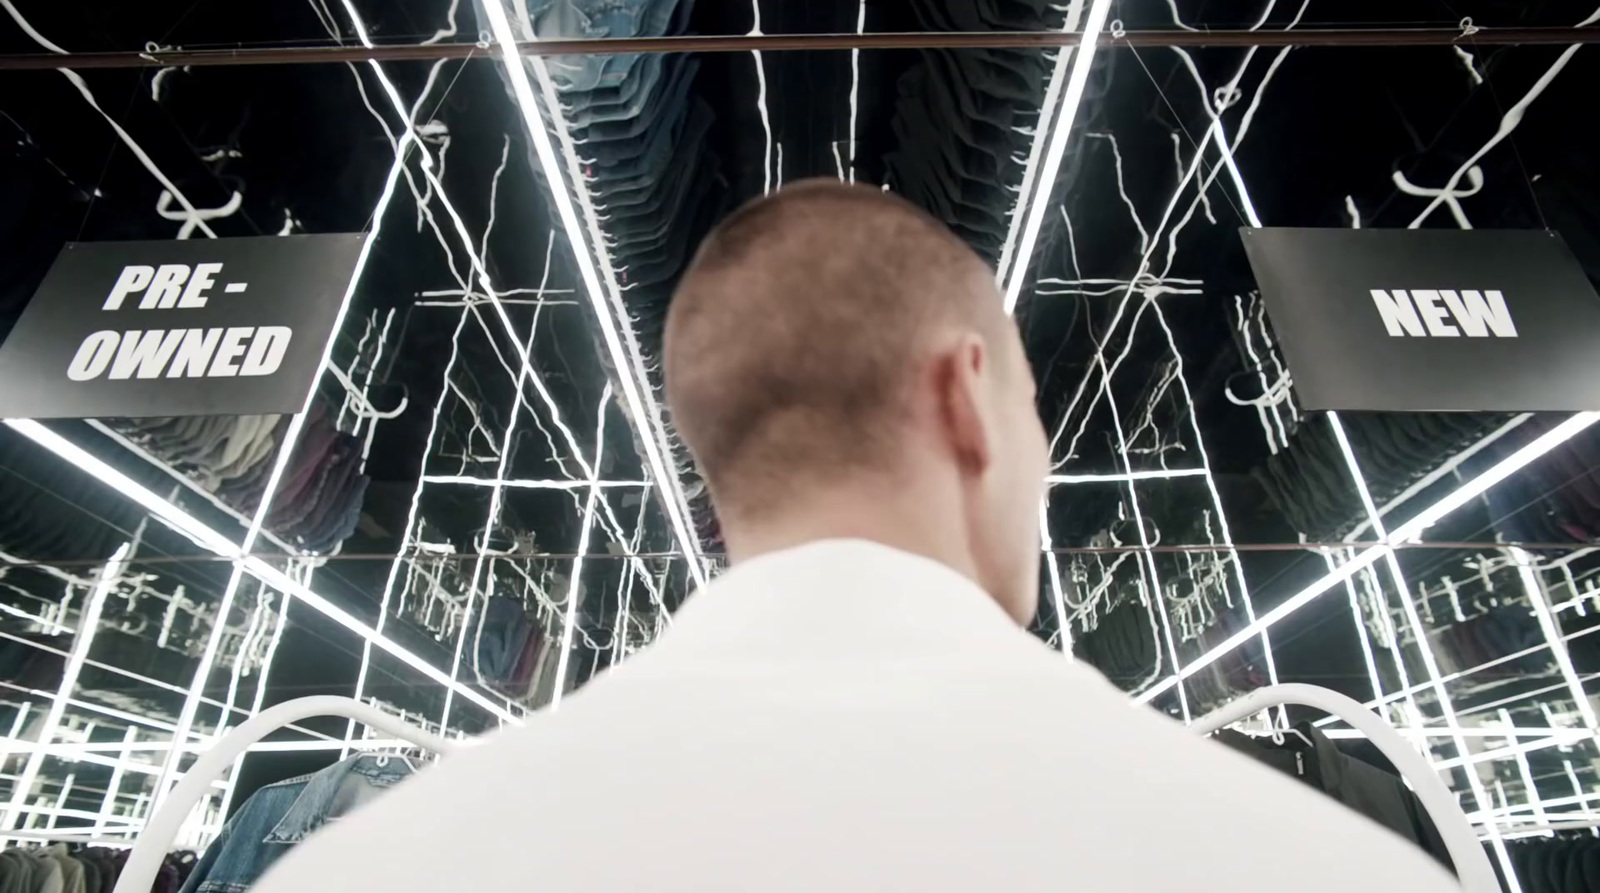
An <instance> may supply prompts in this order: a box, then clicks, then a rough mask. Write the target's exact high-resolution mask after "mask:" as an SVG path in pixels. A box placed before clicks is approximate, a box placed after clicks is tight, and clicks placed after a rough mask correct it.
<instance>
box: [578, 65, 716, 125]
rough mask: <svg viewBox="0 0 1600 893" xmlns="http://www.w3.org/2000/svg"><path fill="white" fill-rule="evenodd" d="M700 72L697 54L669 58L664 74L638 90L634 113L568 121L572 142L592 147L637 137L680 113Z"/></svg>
mask: <svg viewBox="0 0 1600 893" xmlns="http://www.w3.org/2000/svg"><path fill="white" fill-rule="evenodd" d="M699 71H700V59H699V57H698V56H687V57H676V58H674V59H672V60H670V61H668V62H667V63H666V71H665V74H666V76H665V77H663V78H661V79H660V80H658V81H656V83H654V84H652V85H651V86H650V89H649V90H643V91H640V93H639V97H638V108H637V110H636V113H635V114H632V115H618V116H616V117H613V118H609V119H604V120H596V121H592V122H591V123H590V124H589V125H588V126H578V125H576V124H574V123H573V122H571V121H568V122H567V127H568V129H569V130H570V131H571V133H572V141H573V144H574V145H578V146H592V145H594V144H596V143H603V142H606V141H608V140H633V139H638V138H639V137H640V136H642V135H643V134H645V133H646V132H647V131H649V130H650V128H652V127H654V126H656V123H657V122H658V121H660V120H661V119H663V118H666V117H667V116H670V115H677V114H682V113H683V109H684V107H685V106H686V105H687V104H688V102H689V90H690V88H691V87H692V86H693V84H694V77H695V75H696V74H697V73H699Z"/></svg>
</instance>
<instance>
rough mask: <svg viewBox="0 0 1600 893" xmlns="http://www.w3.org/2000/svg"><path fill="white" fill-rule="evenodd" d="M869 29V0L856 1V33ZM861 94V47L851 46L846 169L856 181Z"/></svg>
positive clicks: (848, 177) (847, 174) (852, 180)
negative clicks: (848, 150)
mask: <svg viewBox="0 0 1600 893" xmlns="http://www.w3.org/2000/svg"><path fill="white" fill-rule="evenodd" d="M866 31H867V0H857V2H856V33H857V34H865V33H866ZM860 95H861V48H860V47H851V48H850V167H849V168H848V169H847V170H846V171H845V174H846V176H847V179H848V180H849V181H850V182H851V183H854V182H855V181H856V143H857V142H858V139H859V138H858V137H857V135H856V111H857V106H858V105H859V102H858V97H859V96H860Z"/></svg>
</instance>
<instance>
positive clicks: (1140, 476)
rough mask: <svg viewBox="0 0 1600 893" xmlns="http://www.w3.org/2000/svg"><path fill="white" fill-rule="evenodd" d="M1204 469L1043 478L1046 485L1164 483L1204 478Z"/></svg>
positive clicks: (1173, 469)
mask: <svg viewBox="0 0 1600 893" xmlns="http://www.w3.org/2000/svg"><path fill="white" fill-rule="evenodd" d="M1206 474H1207V471H1206V469H1204V468H1161V469H1154V470H1150V471H1125V472H1121V473H1118V474H1052V475H1047V476H1046V477H1045V479H1044V480H1045V483H1047V484H1100V483H1111V484H1120V483H1126V482H1127V481H1164V480H1168V479H1171V478H1197V477H1205V476H1206Z"/></svg>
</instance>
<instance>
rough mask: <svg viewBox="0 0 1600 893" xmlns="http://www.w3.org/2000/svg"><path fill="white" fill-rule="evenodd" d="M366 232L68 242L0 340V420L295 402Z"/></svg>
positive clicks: (224, 411)
mask: <svg viewBox="0 0 1600 893" xmlns="http://www.w3.org/2000/svg"><path fill="white" fill-rule="evenodd" d="M365 238H366V237H365V236H363V235H361V234H359V233H356V234H336V235H311V236H264V237H259V238H246V239H193V240H185V241H173V242H74V243H70V244H68V245H67V246H66V247H65V248H63V249H62V251H61V254H60V256H59V257H57V258H56V262H55V265H54V266H52V267H51V268H50V273H49V274H48V275H47V276H45V279H44V283H43V284H41V285H40V286H39V290H38V292H37V293H35V294H34V296H33V301H32V303H30V304H29V305H28V308H27V309H26V310H25V311H23V314H22V317H21V319H19V320H18V321H17V325H16V327H15V328H13V329H12V330H11V334H10V336H9V337H8V338H6V341H5V344H4V345H0V418H101V417H118V416H122V417H138V416H166V415H239V414H245V413H284V412H298V411H299V410H300V408H301V406H302V405H303V404H304V402H305V398H306V393H307V391H308V390H309V389H310V387H311V385H312V379H313V378H314V377H315V376H316V373H317V366H318V364H319V362H320V361H321V359H322V352H323V349H324V348H325V347H326V346H327V343H328V338H329V336H330V335H331V334H332V328H333V324H334V318H335V317H336V316H337V315H338V312H339V304H340V302H341V301H342V300H343V297H344V293H345V289H346V288H347V287H348V286H349V284H350V277H351V275H352V274H353V273H354V271H355V265H356V259H357V258H358V256H359V255H360V253H361V246H362V242H363V240H365Z"/></svg>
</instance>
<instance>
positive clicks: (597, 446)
mask: <svg viewBox="0 0 1600 893" xmlns="http://www.w3.org/2000/svg"><path fill="white" fill-rule="evenodd" d="M610 402H611V383H610V382H609V381H608V382H606V389H605V393H603V394H601V395H600V427H599V430H598V431H596V432H595V442H594V465H592V466H590V467H592V468H594V469H595V471H597V472H598V471H599V470H600V460H601V458H602V457H603V456H602V454H603V451H604V450H605V442H606V405H607V404H608V403H610ZM599 498H600V488H599V487H590V488H589V499H588V501H587V502H586V503H585V504H584V507H583V530H582V532H581V533H579V534H578V557H576V558H574V559H572V578H571V579H570V580H569V581H568V582H567V617H566V623H565V624H564V626H563V628H562V631H561V656H560V657H559V658H558V659H557V663H556V687H555V693H554V694H552V695H551V696H550V709H551V710H555V709H557V708H559V707H560V706H561V696H562V695H563V694H564V693H565V692H566V688H567V667H568V665H569V664H570V663H571V662H572V639H573V636H574V635H575V634H576V632H577V627H578V597H579V596H580V595H581V594H582V593H583V587H582V586H581V585H580V583H581V578H582V577H583V556H584V554H585V553H586V552H588V551H589V533H590V531H592V530H593V529H594V504H595V501H596V500H598V499H599Z"/></svg>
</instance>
